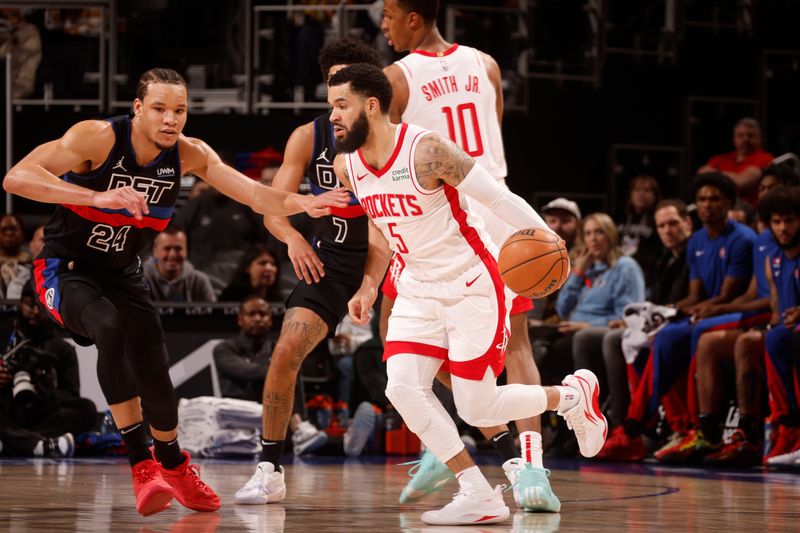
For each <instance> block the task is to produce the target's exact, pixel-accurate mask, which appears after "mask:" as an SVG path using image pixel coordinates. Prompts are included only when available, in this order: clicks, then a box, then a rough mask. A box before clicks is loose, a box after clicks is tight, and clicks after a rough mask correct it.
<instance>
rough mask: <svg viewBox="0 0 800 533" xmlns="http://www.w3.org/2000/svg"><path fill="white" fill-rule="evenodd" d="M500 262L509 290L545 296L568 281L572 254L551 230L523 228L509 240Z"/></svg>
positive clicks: (503, 248)
mask: <svg viewBox="0 0 800 533" xmlns="http://www.w3.org/2000/svg"><path fill="white" fill-rule="evenodd" d="M497 264H498V267H499V268H500V276H501V277H502V278H503V282H505V284H506V286H507V287H508V288H509V289H511V290H512V291H514V292H515V293H517V294H519V295H520V296H524V297H526V298H544V297H545V296H547V295H548V294H551V293H553V292H554V291H557V290H558V289H560V288H561V286H562V285H563V284H564V282H565V281H566V279H567V275H568V274H569V253H568V252H567V249H566V248H564V246H563V243H562V242H561V237H559V236H558V235H556V234H555V233H553V232H552V231H549V230H546V229H541V228H530V229H523V230H520V231H518V232H516V233H514V234H513V235H512V236H511V237H509V238H508V239H506V242H505V243H504V244H503V247H502V248H501V249H500V257H499V258H498V261H497Z"/></svg>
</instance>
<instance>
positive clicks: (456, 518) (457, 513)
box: [422, 485, 511, 526]
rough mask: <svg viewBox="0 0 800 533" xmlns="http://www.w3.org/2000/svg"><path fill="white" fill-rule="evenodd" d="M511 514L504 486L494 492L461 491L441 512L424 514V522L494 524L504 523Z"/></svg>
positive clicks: (441, 524) (437, 523) (497, 487)
mask: <svg viewBox="0 0 800 533" xmlns="http://www.w3.org/2000/svg"><path fill="white" fill-rule="evenodd" d="M510 514H511V512H510V511H509V510H508V507H507V506H506V503H505V502H504V501H503V486H502V485H498V486H496V487H495V488H494V490H492V491H488V492H476V491H463V490H462V491H459V492H458V493H456V495H455V497H454V498H453V501H452V502H450V503H448V504H447V505H445V506H444V507H442V508H441V509H439V510H436V511H428V512H426V513H423V514H422V521H423V522H425V523H426V524H431V525H436V526H459V525H464V524H494V523H496V522H502V521H503V520H505V519H506V518H508V517H509V515H510Z"/></svg>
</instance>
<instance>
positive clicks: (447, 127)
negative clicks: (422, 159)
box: [395, 44, 507, 180]
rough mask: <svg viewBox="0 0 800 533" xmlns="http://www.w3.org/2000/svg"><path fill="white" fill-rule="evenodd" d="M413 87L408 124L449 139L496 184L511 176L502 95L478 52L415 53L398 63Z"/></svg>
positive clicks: (410, 88)
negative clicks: (499, 116) (499, 107)
mask: <svg viewBox="0 0 800 533" xmlns="http://www.w3.org/2000/svg"><path fill="white" fill-rule="evenodd" d="M395 64H396V65H397V66H399V67H400V70H402V71H403V74H404V75H405V78H406V82H407V83H408V104H407V105H406V109H405V111H404V112H403V116H402V119H403V122H406V123H408V124H416V125H417V126H422V127H423V128H426V129H429V130H432V131H435V132H438V133H440V134H442V135H445V136H447V137H449V138H450V139H451V140H452V141H453V142H455V143H456V144H457V145H458V146H460V147H461V149H462V150H464V151H465V152H466V153H468V154H469V155H470V156H472V157H473V158H474V159H475V160H476V161H477V162H478V163H479V164H480V165H481V166H482V167H483V168H485V169H486V170H487V171H488V172H489V174H491V175H492V176H494V177H495V179H497V180H503V179H504V178H505V177H506V173H507V169H506V157H505V153H504V152H503V135H502V132H501V131H500V124H499V123H498V122H497V107H496V104H497V94H496V92H495V90H494V86H493V85H492V82H491V81H490V80H489V76H488V74H487V73H486V63H485V62H484V60H483V57H481V53H480V52H479V51H478V50H476V49H475V48H470V47H468V46H459V45H458V44H453V46H451V47H450V48H449V49H448V50H446V51H444V52H438V53H437V52H428V51H425V50H415V51H413V52H411V53H410V54H408V55H407V56H406V57H404V58H403V59H401V60H399V61H397V62H396V63H395Z"/></svg>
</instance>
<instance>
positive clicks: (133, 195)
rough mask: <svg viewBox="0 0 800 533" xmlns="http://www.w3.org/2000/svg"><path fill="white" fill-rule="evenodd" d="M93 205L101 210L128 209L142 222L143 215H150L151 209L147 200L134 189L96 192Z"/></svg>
mask: <svg viewBox="0 0 800 533" xmlns="http://www.w3.org/2000/svg"><path fill="white" fill-rule="evenodd" d="M92 205H94V207H99V208H101V209H127V210H128V211H129V212H130V213H132V214H133V216H134V217H135V218H136V220H141V219H142V214H145V215H146V214H148V213H150V209H148V207H147V199H146V198H145V197H144V195H143V194H142V193H140V192H139V191H137V190H135V189H134V188H133V187H120V188H118V189H111V190H110V191H103V192H96V193H95V194H94V202H93V204H92Z"/></svg>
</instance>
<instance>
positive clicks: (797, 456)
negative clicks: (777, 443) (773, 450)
mask: <svg viewBox="0 0 800 533" xmlns="http://www.w3.org/2000/svg"><path fill="white" fill-rule="evenodd" d="M798 461H800V450H795V451H793V452H789V453H784V454H781V455H776V456H774V457H770V458H769V459H767V464H768V465H769V466H782V467H787V466H800V465H798Z"/></svg>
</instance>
